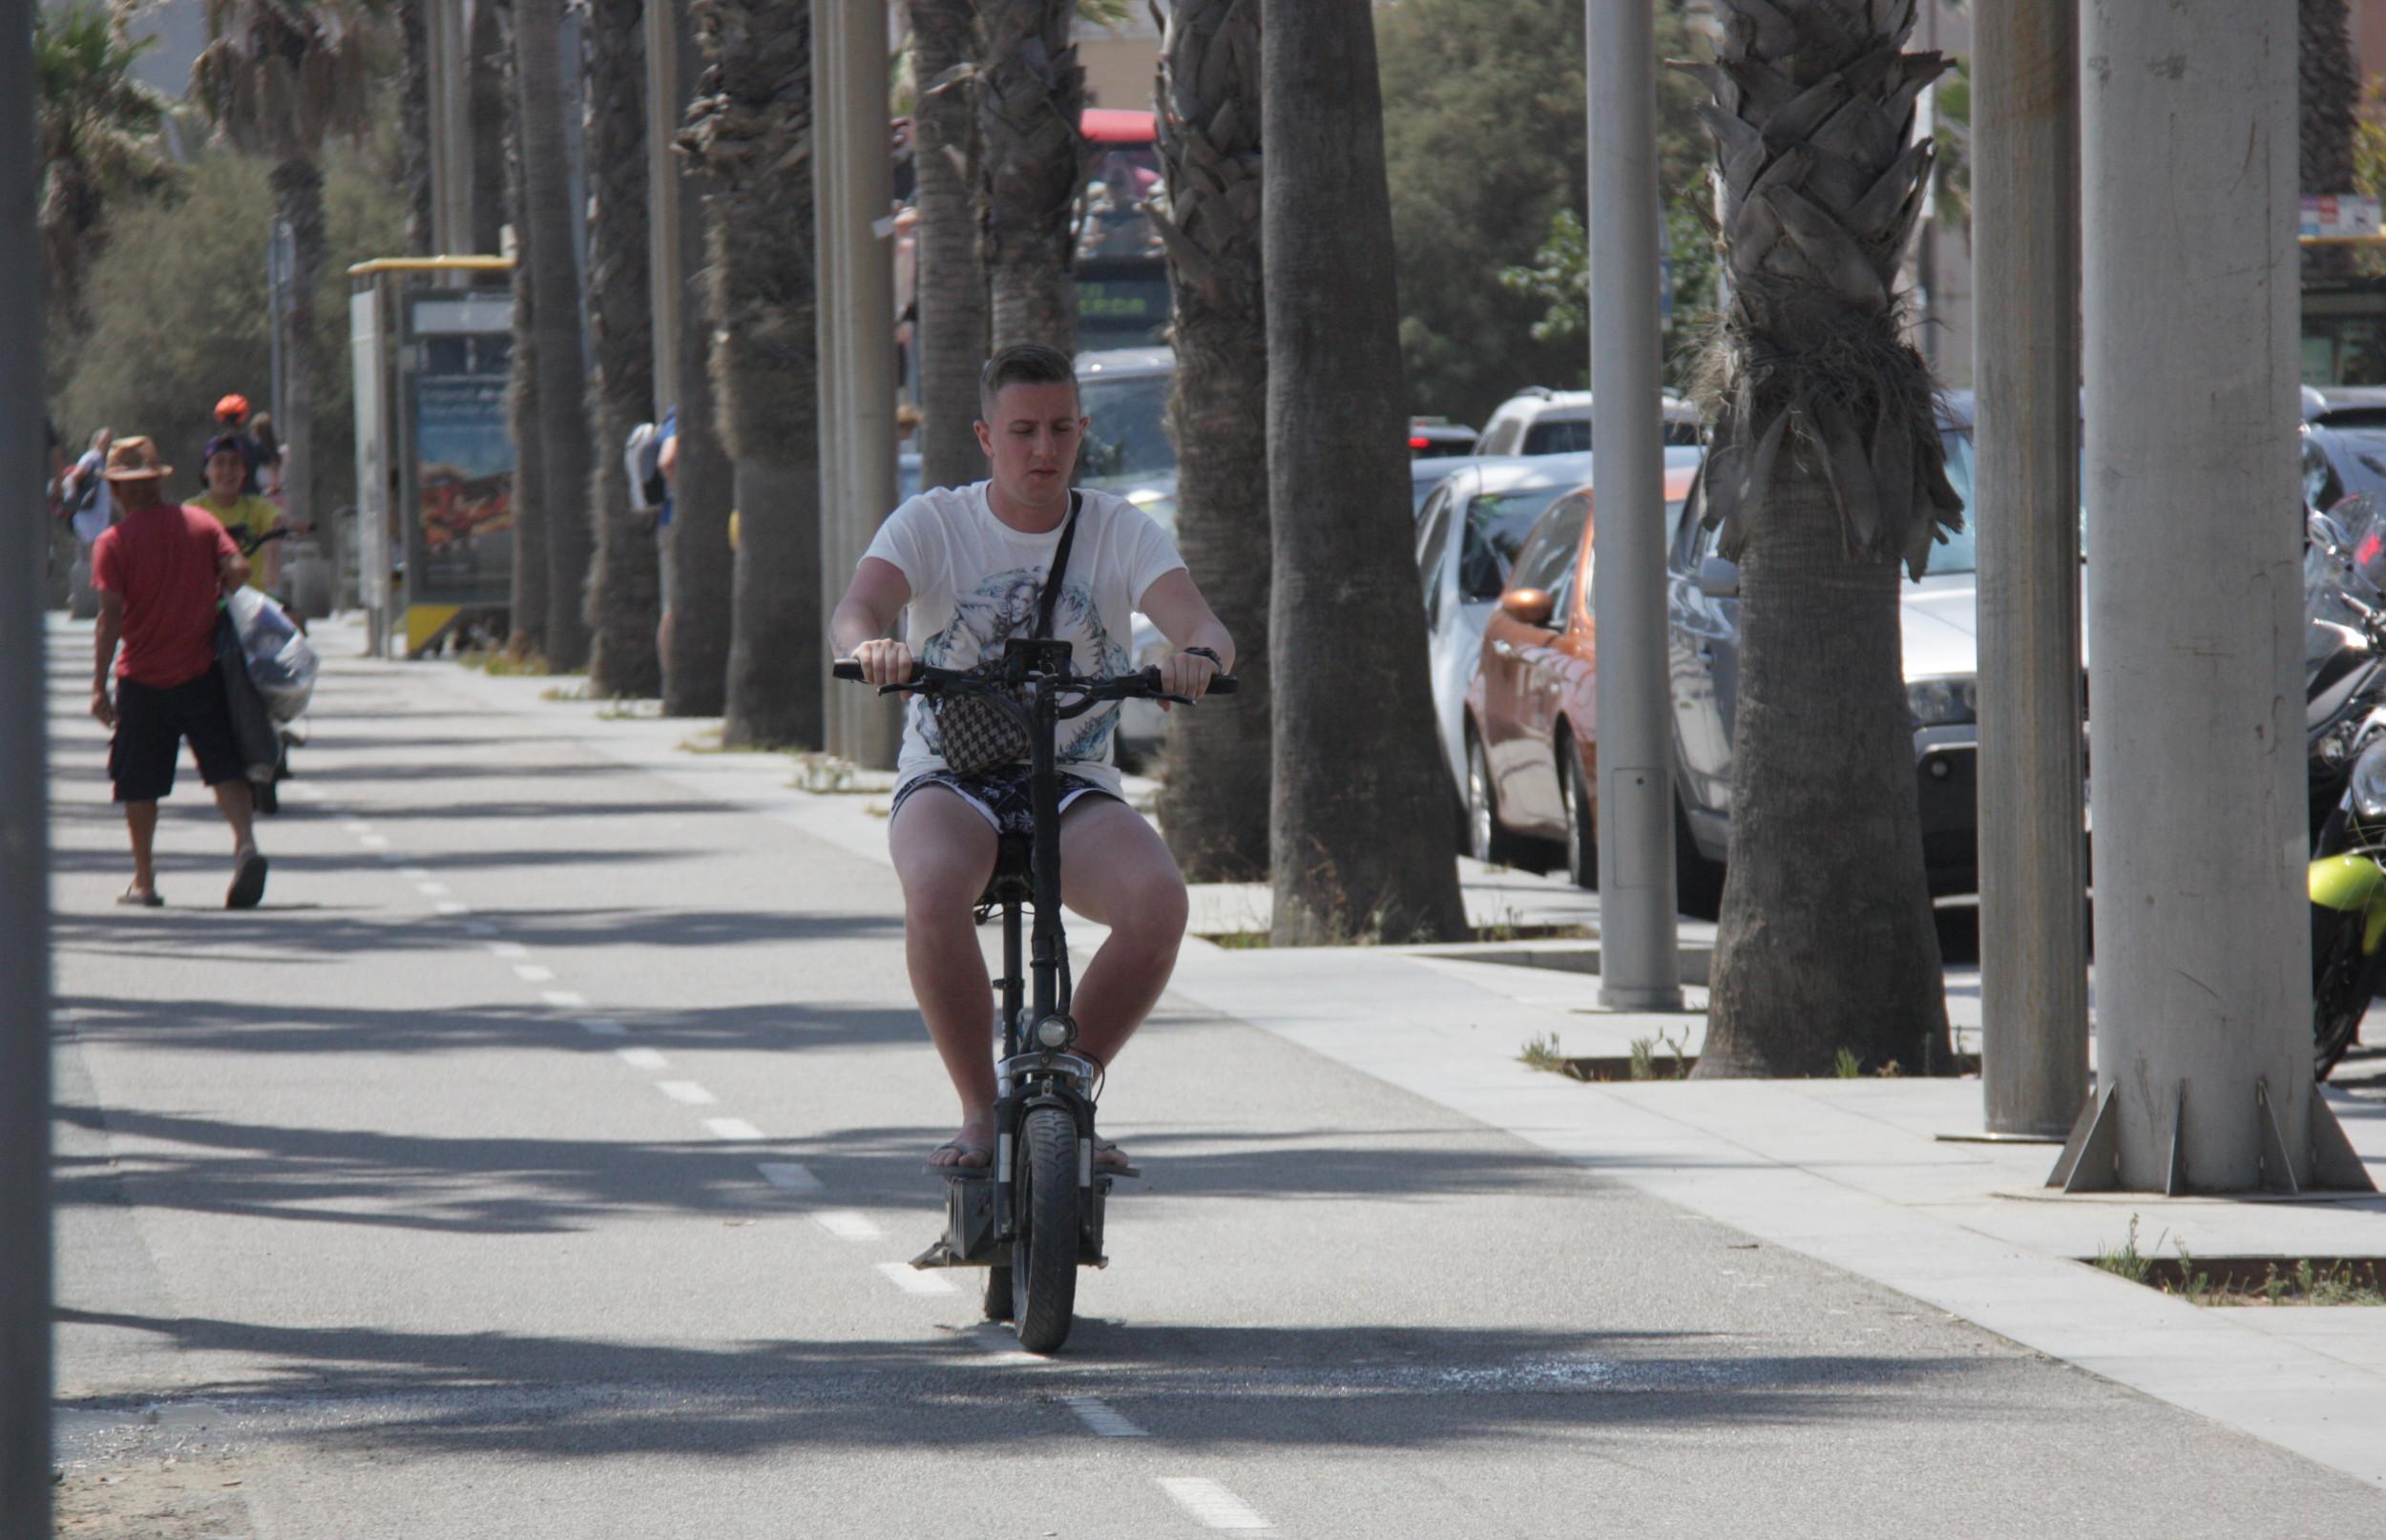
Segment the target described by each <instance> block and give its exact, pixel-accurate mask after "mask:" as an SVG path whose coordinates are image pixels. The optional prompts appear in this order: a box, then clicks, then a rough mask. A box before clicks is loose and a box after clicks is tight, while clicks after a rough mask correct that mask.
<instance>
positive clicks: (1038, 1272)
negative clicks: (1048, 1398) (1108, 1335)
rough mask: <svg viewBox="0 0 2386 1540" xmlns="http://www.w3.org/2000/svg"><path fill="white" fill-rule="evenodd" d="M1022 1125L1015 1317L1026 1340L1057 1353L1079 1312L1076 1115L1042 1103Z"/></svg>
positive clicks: (1014, 1254)
mask: <svg viewBox="0 0 2386 1540" xmlns="http://www.w3.org/2000/svg"><path fill="white" fill-rule="evenodd" d="M1019 1132H1020V1137H1019V1146H1020V1148H1019V1157H1018V1159H1019V1168H1018V1171H1017V1172H1016V1174H1015V1176H1013V1182H1014V1184H1015V1187H1016V1189H1017V1191H1018V1216H1019V1220H1020V1224H1019V1235H1018V1238H1017V1239H1016V1240H1015V1241H1014V1242H1013V1244H1012V1251H1011V1308H1012V1321H1013V1324H1014V1326H1015V1329H1016V1330H1017V1331H1018V1334H1019V1345H1020V1346H1021V1347H1024V1348H1026V1349H1027V1350H1028V1351H1029V1352H1031V1353H1052V1352H1057V1351H1058V1350H1059V1348H1060V1344H1061V1343H1063V1342H1067V1341H1068V1340H1069V1328H1070V1326H1071V1325H1073V1324H1074V1323H1075V1321H1076V1314H1077V1267H1078V1201H1079V1197H1080V1194H1079V1190H1078V1184H1077V1121H1076V1119H1074V1118H1072V1117H1071V1116H1070V1115H1069V1114H1068V1113H1065V1112H1063V1111H1061V1110H1060V1109H1059V1108H1057V1107H1038V1108H1036V1109H1035V1110H1034V1111H1033V1112H1030V1113H1028V1114H1027V1121H1026V1123H1025V1125H1024V1126H1023V1127H1022V1128H1021V1129H1020V1131H1019Z"/></svg>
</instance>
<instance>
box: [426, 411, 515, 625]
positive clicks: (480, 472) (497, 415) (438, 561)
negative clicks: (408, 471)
mask: <svg viewBox="0 0 2386 1540" xmlns="http://www.w3.org/2000/svg"><path fill="white" fill-rule="evenodd" d="M505 398H506V380H505V376H503V375H491V374H465V375H441V374H424V375H418V376H417V377H416V378H415V381H414V445H415V452H416V456H417V459H416V463H415V470H414V496H415V509H414V523H413V529H412V531H411V534H412V539H411V541H410V542H409V544H410V545H411V546H412V548H413V549H412V550H411V551H410V552H409V555H410V556H411V557H412V559H413V560H414V561H415V562H417V563H419V566H418V567H417V568H416V571H415V573H414V580H413V582H412V584H411V585H410V588H411V591H412V593H413V597H414V600H415V602H417V603H429V604H483V603H503V602H504V601H505V599H506V596H507V590H508V586H509V584H510V583H511V581H512V572H513V436H512V434H511V432H510V431H509V427H508V423H507V417H506V399H505Z"/></svg>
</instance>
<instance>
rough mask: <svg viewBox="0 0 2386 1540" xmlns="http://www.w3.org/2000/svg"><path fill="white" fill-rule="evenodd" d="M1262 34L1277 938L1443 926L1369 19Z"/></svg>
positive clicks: (1441, 793)
mask: <svg viewBox="0 0 2386 1540" xmlns="http://www.w3.org/2000/svg"><path fill="white" fill-rule="evenodd" d="M1263 47H1264V51H1265V56H1266V67H1265V69H1264V71H1263V78H1264V81H1265V89H1266V116H1267V159H1268V165H1267V172H1268V175H1267V179H1266V191H1265V199H1266V213H1265V223H1266V294H1267V472H1268V493H1269V496H1268V503H1269V506H1271V507H1273V508H1281V509H1298V510H1300V512H1301V516H1300V517H1298V518H1282V519H1277V520H1274V521H1273V525H1272V531H1273V538H1272V541H1271V547H1272V550H1273V552H1274V556H1275V568H1276V572H1275V588H1274V592H1273V593H1272V595H1271V596H1270V625H1269V628H1268V629H1269V643H1270V647H1271V649H1272V651H1273V653H1274V656H1273V658H1272V659H1271V662H1272V663H1273V664H1274V665H1275V672H1274V688H1273V718H1274V729H1275V799H1274V817H1273V822H1272V824H1271V830H1272V838H1271V840H1270V845H1271V848H1272V849H1273V851H1274V878H1275V884H1274V885H1275V923H1274V926H1273V935H1274V939H1275V941H1276V942H1277V944H1278V945H1290V946H1298V945H1313V944H1316V943H1320V942H1332V941H1344V940H1359V939H1365V938H1367V937H1369V936H1381V937H1382V938H1383V939H1385V940H1388V941H1407V940H1411V939H1416V940H1429V939H1430V940H1440V939H1445V938H1449V937H1454V936H1456V935H1458V934H1460V933H1461V932H1462V931H1463V930H1464V928H1465V923H1466V919H1465V913H1464V910H1463V908H1462V907H1461V905H1460V903H1459V897H1458V877H1457V866H1456V862H1455V859H1454V857H1453V856H1452V854H1451V850H1450V842H1449V838H1448V828H1449V821H1448V819H1447V818H1445V817H1444V816H1443V814H1442V806H1443V802H1444V801H1445V799H1446V798H1447V796H1448V791H1447V789H1446V788H1447V777H1446V776H1445V775H1444V774H1443V771H1442V768H1441V765H1440V761H1439V755H1438V752H1437V751H1436V749H1435V748H1434V726H1433V707H1432V701H1431V696H1430V694H1429V690H1428V686H1427V682H1426V660H1425V632H1424V628H1423V627H1421V626H1419V625H1418V624H1417V622H1416V614H1417V606H1418V603H1419V600H1418V597H1417V587H1416V565H1415V563H1414V561H1413V559H1412V558H1411V556H1410V548H1411V545H1412V543H1413V541H1412V533H1413V531H1412V524H1411V520H1410V517H1409V509H1410V493H1409V476H1408V468H1407V465H1406V464H1405V461H1406V459H1407V453H1408V451H1407V448H1406V428H1407V425H1408V418H1407V412H1408V403H1407V399H1406V390H1407V385H1406V382H1405V380H1404V379H1403V375H1402V370H1401V367H1400V343H1399V335H1398V327H1399V306H1398V302H1397V297H1396V296H1395V295H1394V293H1393V289H1392V208H1391V196H1390V192H1389V190H1388V188H1387V186H1386V184H1385V180H1384V134H1383V99H1382V94H1381V89H1380V87H1379V85H1378V80H1377V73H1376V63H1375V22H1374V16H1373V13H1372V10H1371V8H1370V6H1369V3H1368V0H1298V3H1296V4H1286V5H1278V6H1274V7H1271V8H1270V9H1269V10H1268V14H1267V24H1266V37H1265V39H1264V44H1263ZM1204 575H1207V574H1206V573H1205V574H1204ZM1360 638H1363V639H1364V640H1363V641H1359V640H1357V639H1360Z"/></svg>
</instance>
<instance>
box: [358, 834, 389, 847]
mask: <svg viewBox="0 0 2386 1540" xmlns="http://www.w3.org/2000/svg"><path fill="white" fill-rule="evenodd" d="M356 843H358V844H361V845H363V846H364V847H365V848H366V849H367V850H387V849H388V848H389V836H387V835H386V834H360V835H358V836H357V837H356Z"/></svg>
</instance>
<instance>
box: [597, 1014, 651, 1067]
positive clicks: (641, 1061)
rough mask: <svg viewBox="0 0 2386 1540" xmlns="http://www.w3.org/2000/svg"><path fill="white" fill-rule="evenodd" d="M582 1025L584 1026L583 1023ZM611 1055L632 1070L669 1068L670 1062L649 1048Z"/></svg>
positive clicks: (620, 1051) (625, 1050)
mask: <svg viewBox="0 0 2386 1540" xmlns="http://www.w3.org/2000/svg"><path fill="white" fill-rule="evenodd" d="M582 1025H586V1024H585V1023H583V1024H582ZM613 1053H614V1057H616V1058H617V1059H619V1060H620V1061H621V1062H622V1063H624V1064H626V1065H628V1066H629V1067H630V1068H631V1069H633V1070H667V1069H669V1068H671V1061H670V1060H669V1059H666V1058H664V1057H663V1056H662V1055H661V1054H659V1053H658V1052H656V1051H654V1050H653V1049H651V1048H617V1049H615V1050H614V1051H613Z"/></svg>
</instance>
